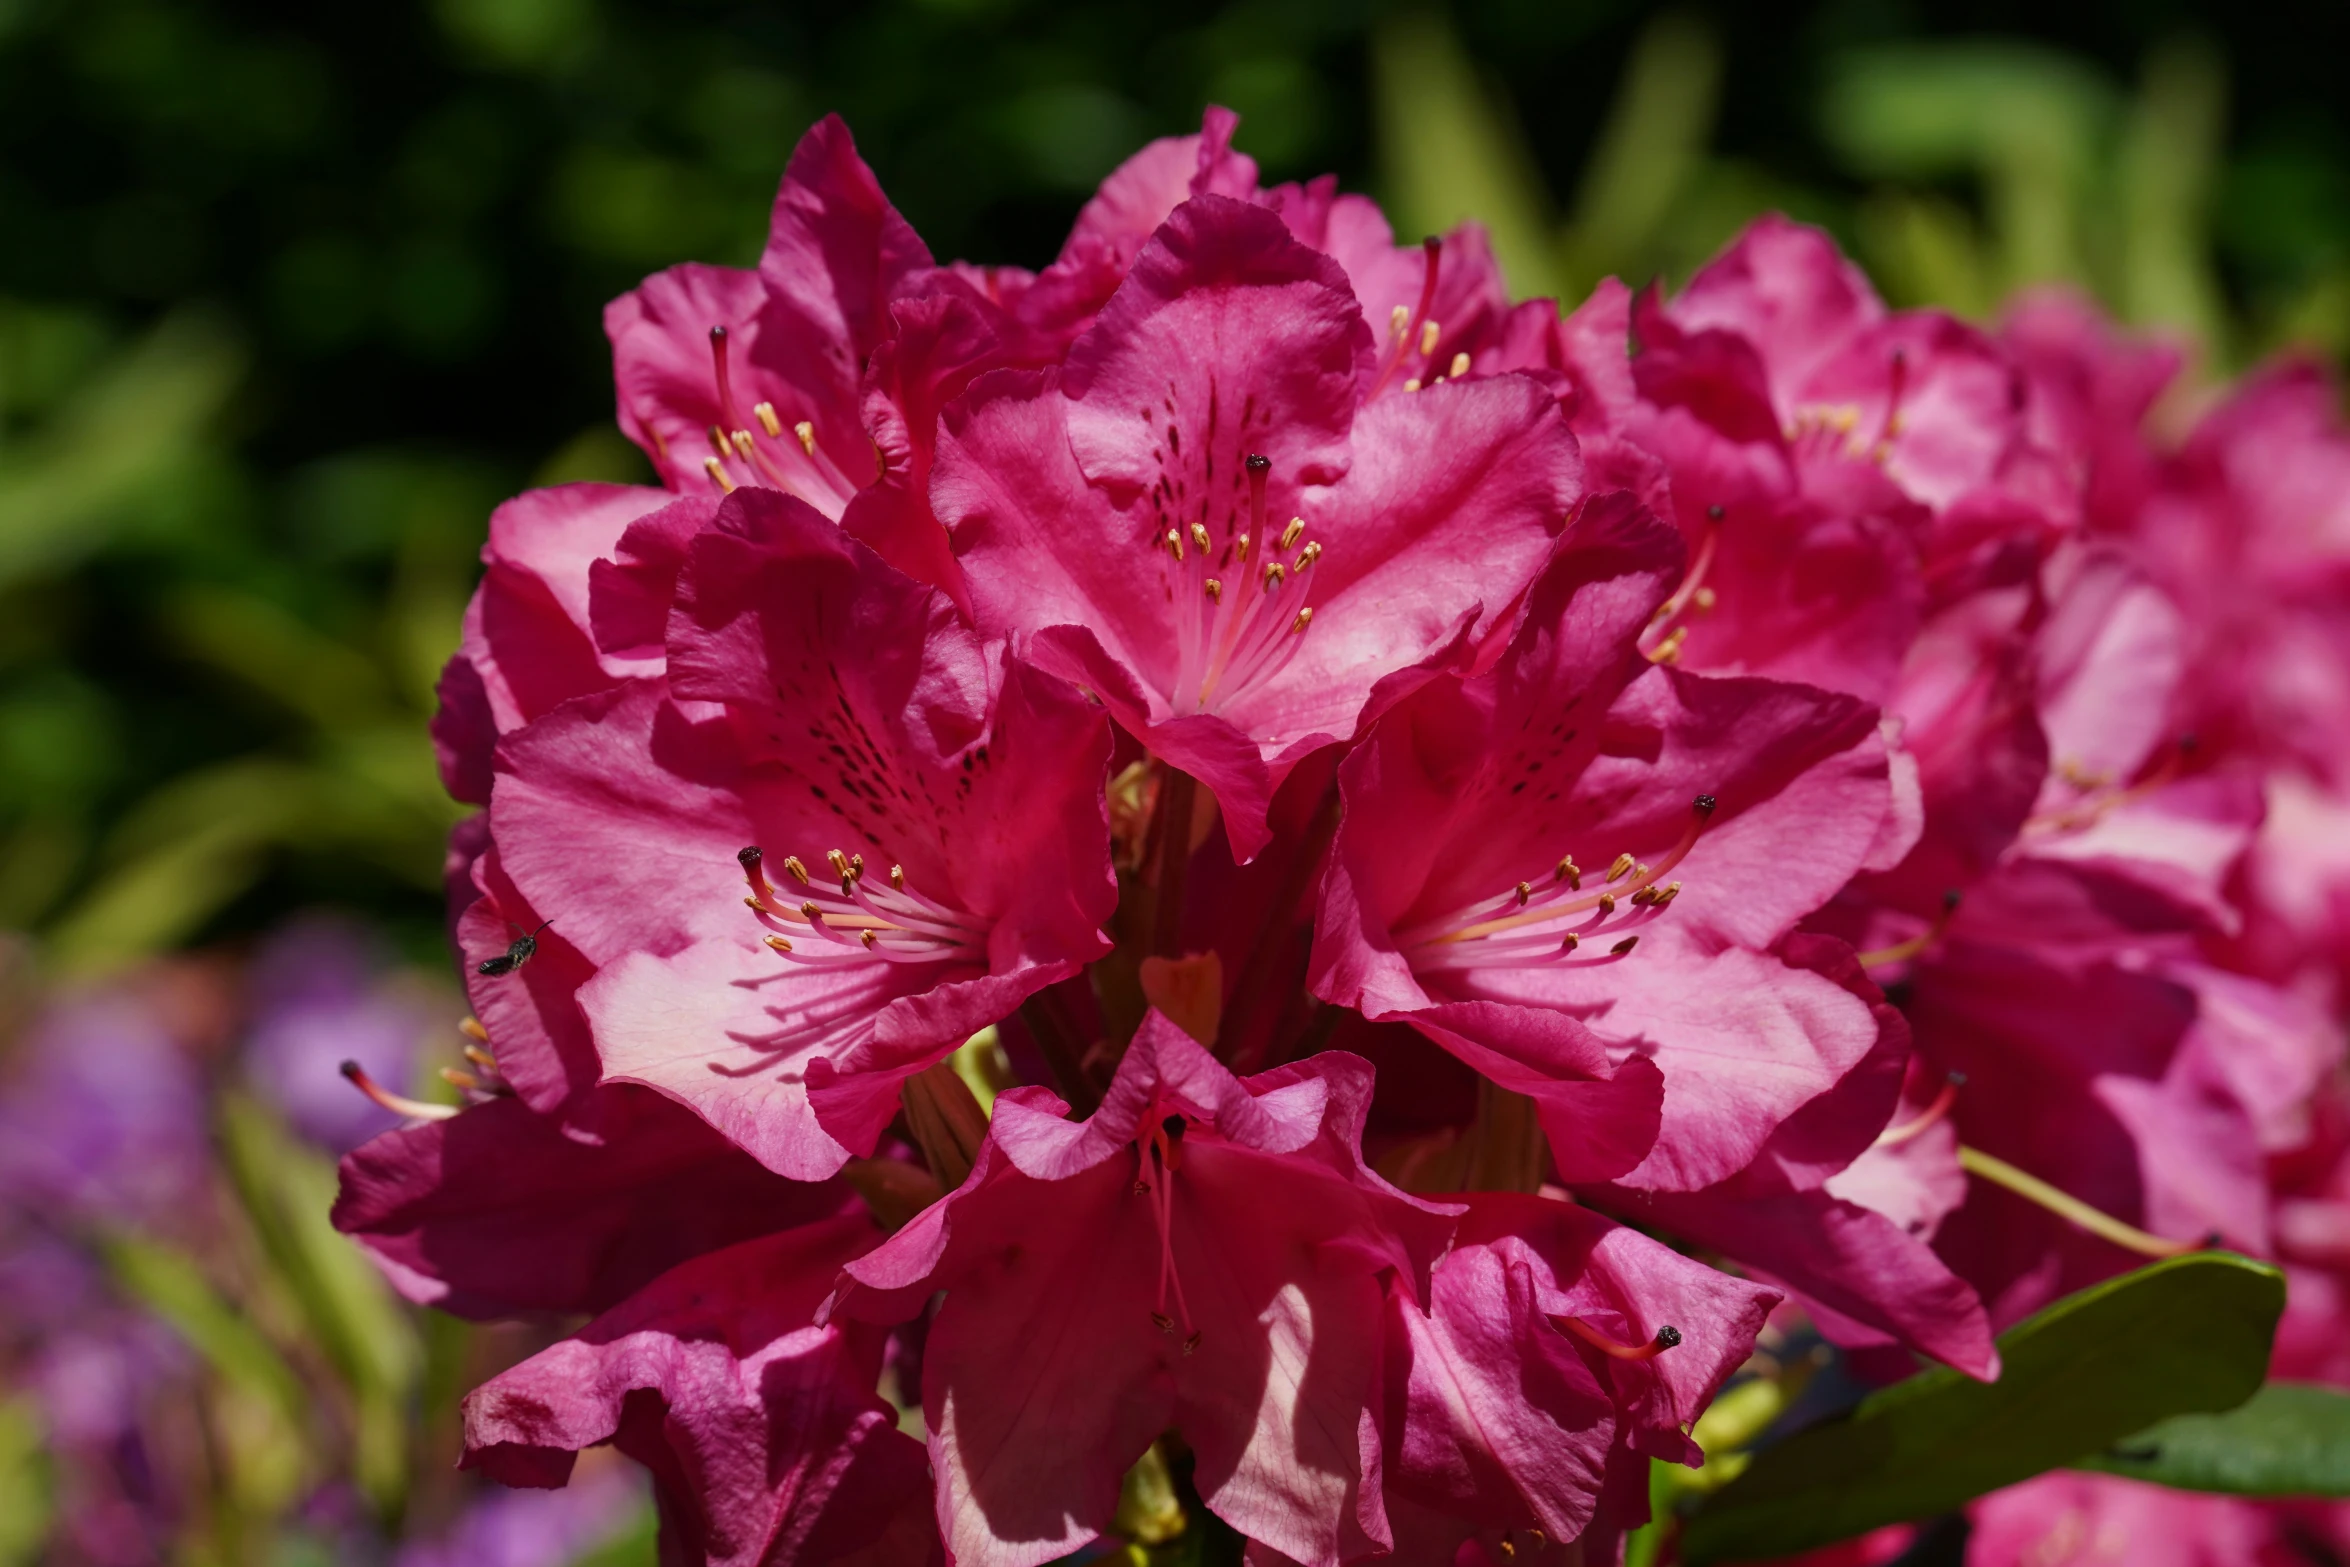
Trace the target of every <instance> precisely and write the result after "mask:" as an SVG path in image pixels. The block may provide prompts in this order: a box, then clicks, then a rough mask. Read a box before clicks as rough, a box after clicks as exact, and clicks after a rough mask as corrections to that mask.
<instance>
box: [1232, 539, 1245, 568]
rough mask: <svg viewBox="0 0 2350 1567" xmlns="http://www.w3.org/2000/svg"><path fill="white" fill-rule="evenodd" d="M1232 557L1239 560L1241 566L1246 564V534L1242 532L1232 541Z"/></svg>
mask: <svg viewBox="0 0 2350 1567" xmlns="http://www.w3.org/2000/svg"><path fill="white" fill-rule="evenodd" d="M1232 558H1233V559H1234V560H1237V561H1239V562H1240V563H1241V564H1242V565H1243V566H1245V565H1247V564H1248V535H1247V534H1245V533H1244V534H1242V535H1240V537H1238V538H1236V539H1234V540H1233V541H1232Z"/></svg>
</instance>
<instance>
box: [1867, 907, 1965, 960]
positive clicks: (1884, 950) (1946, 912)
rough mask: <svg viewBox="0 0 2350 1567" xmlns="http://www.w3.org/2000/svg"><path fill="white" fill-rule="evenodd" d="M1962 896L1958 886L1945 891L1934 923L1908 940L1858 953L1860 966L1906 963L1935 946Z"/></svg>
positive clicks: (1946, 928)
mask: <svg viewBox="0 0 2350 1567" xmlns="http://www.w3.org/2000/svg"><path fill="white" fill-rule="evenodd" d="M1960 898H1961V895H1960V893H1959V890H1958V889H1957V888H1956V887H1952V888H1950V889H1949V890H1948V891H1946V892H1944V893H1943V894H1942V910H1941V912H1940V913H1938V914H1936V915H1935V916H1934V923H1932V924H1931V925H1928V926H1927V927H1926V928H1925V929H1924V930H1921V931H1919V932H1918V933H1917V934H1916V935H1914V936H1912V937H1910V938H1909V939H1908V940H1907V941H1897V942H1895V943H1894V944H1893V945H1892V946H1890V947H1877V948H1873V949H1871V950H1870V951H1867V952H1863V953H1860V954H1858V957H1859V960H1860V966H1861V967H1862V968H1883V967H1884V966H1885V965H1886V964H1888V963H1906V962H1908V961H1909V960H1910V959H1911V958H1914V957H1916V956H1917V955H1918V954H1919V953H1921V952H1924V951H1925V950H1926V949H1927V948H1928V947H1931V946H1933V945H1934V943H1936V942H1938V941H1940V940H1941V939H1942V937H1943V935H1944V933H1945V932H1947V931H1948V930H1949V929H1950V918H1951V916H1952V915H1954V914H1956V913H1957V912H1958V905H1959V902H1960Z"/></svg>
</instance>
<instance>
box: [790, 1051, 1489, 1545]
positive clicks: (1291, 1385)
mask: <svg viewBox="0 0 2350 1567" xmlns="http://www.w3.org/2000/svg"><path fill="white" fill-rule="evenodd" d="M1369 1091H1370V1073H1369V1071H1368V1069H1367V1068H1366V1067H1365V1065H1364V1063H1362V1062H1361V1061H1358V1060H1356V1059H1354V1058H1353V1057H1350V1056H1345V1055H1341V1054H1336V1053H1327V1054H1323V1055H1320V1056H1316V1057H1315V1058H1313V1059H1312V1060H1311V1061H1309V1062H1305V1063H1301V1064H1300V1065H1298V1066H1295V1067H1284V1068H1280V1069H1277V1070H1275V1071H1272V1072H1268V1073H1263V1074H1260V1075H1259V1076H1257V1077H1254V1078H1250V1079H1246V1080H1242V1079H1239V1078H1235V1077H1234V1076H1232V1074H1231V1073H1230V1072H1229V1071H1227V1070H1225V1069H1224V1068H1223V1067H1222V1066H1221V1065H1219V1064H1218V1063H1217V1062H1216V1060H1215V1058H1214V1057H1213V1056H1211V1055H1210V1054H1209V1053H1208V1052H1207V1051H1206V1050H1205V1049H1204V1048H1202V1047H1201V1046H1200V1045H1199V1044H1197V1043H1196V1042H1194V1041H1193V1040H1191V1039H1190V1038H1189V1037H1188V1036H1187V1035H1185V1034H1184V1033H1183V1032H1182V1030H1180V1029H1178V1028H1177V1027H1175V1025H1173V1024H1172V1023H1169V1022H1168V1021H1167V1020H1166V1019H1165V1018H1164V1017H1161V1016H1159V1015H1158V1014H1156V1013H1153V1014H1152V1015H1151V1017H1150V1018H1148V1019H1146V1020H1145V1022H1144V1024H1143V1026H1142V1030H1141V1031H1140V1032H1139V1033H1137V1034H1136V1035H1135V1037H1134V1042H1133V1043H1132V1044H1131V1045H1130V1046H1129V1047H1128V1048H1127V1051H1126V1055H1125V1058H1124V1060H1123V1061H1121V1062H1120V1064H1119V1068H1118V1076H1117V1078H1116V1079H1115V1080H1114V1081H1113V1082H1112V1084H1111V1085H1110V1090H1109V1093H1108V1095H1107V1097H1105V1098H1104V1099H1103V1101H1102V1105H1101V1108H1100V1109H1099V1110H1097V1111H1095V1112H1094V1114H1093V1115H1092V1116H1091V1117H1090V1118H1088V1119H1087V1120H1085V1121H1083V1122H1071V1121H1068V1120H1065V1119H1063V1116H1064V1114H1065V1112H1066V1110H1067V1108H1068V1107H1067V1106H1066V1105H1064V1104H1062V1103H1061V1102H1060V1101H1059V1100H1057V1099H1055V1098H1053V1097H1052V1096H1051V1095H1049V1094H1046V1093H1044V1092H1042V1091H1040V1090H1034V1089H1027V1090H1022V1089H1015V1090H1013V1091H1012V1092H1010V1093H1008V1094H1006V1095H1004V1096H1003V1097H1002V1098H1000V1099H998V1100H997V1102H996V1110H995V1120H994V1124H993V1126H992V1127H991V1129H990V1131H989V1133H988V1141H987V1145H986V1147H985V1148H984V1149H982V1150H981V1153H980V1156H979V1161H978V1163H977V1164H976V1166H975V1167H974V1168H973V1170H972V1173H971V1178H970V1180H969V1181H968V1182H967V1183H966V1184H965V1185H964V1186H963V1188H962V1189H961V1190H959V1191H957V1192H955V1193H953V1194H951V1195H950V1196H949V1197H948V1198H947V1199H946V1200H945V1201H944V1202H941V1203H939V1204H937V1205H936V1206H934V1207H932V1208H930V1209H928V1210H926V1211H925V1212H924V1213H923V1215H922V1216H921V1217H920V1218H919V1219H917V1220H916V1221H915V1222H914V1223H913V1224H911V1225H909V1226H907V1227H906V1228H905V1229H903V1230H901V1231H899V1232H898V1234H897V1235H895V1236H893V1237H891V1239H890V1240H889V1241H888V1242H887V1243H886V1244H885V1245H883V1246H882V1247H881V1248H879V1249H878V1250H876V1251H874V1252H873V1253H871V1254H870V1255H869V1256H866V1257H864V1258H861V1259H859V1260H858V1261H857V1262H855V1263H852V1264H850V1266H849V1267H848V1269H847V1277H846V1279H845V1281H844V1289H843V1292H842V1294H841V1296H840V1298H839V1299H838V1300H837V1301H836V1302H835V1303H834V1306H833V1308H832V1311H833V1316H834V1318H835V1319H836V1320H837V1319H840V1318H844V1317H852V1318H853V1317H879V1318H883V1319H902V1318H905V1317H907V1316H911V1315H912V1314H914V1313H915V1312H918V1311H920V1310H921V1309H922V1307H923V1304H924V1302H925V1301H926V1300H928V1298H929V1297H930V1295H931V1294H932V1293H933V1292H934V1291H937V1290H941V1289H943V1290H944V1291H945V1292H946V1299H945V1304H944V1305H943V1306H942V1307H941V1308H940V1310H939V1313H938V1316H937V1319H936V1320H935V1321H934V1322H933V1323H932V1325H931V1330H930V1337H929V1342H928V1344H927V1346H926V1348H925V1350H924V1354H923V1382H922V1407H923V1414H924V1416H925V1418H926V1419H927V1421H928V1423H929V1426H930V1432H931V1438H930V1451H931V1463H932V1465H933V1467H934V1468H935V1470H936V1471H937V1473H938V1475H939V1482H940V1483H939V1493H938V1496H939V1502H938V1510H939V1527H940V1529H941V1530H942V1531H943V1532H944V1534H945V1535H946V1538H947V1543H948V1548H949V1549H950V1550H952V1551H953V1552H954V1554H955V1559H956V1560H957V1561H960V1562H967V1563H972V1564H992V1563H1002V1564H1007V1567H1012V1564H1019V1567H1025V1564H1029V1563H1036V1562H1045V1561H1050V1560H1052V1559H1053V1558H1055V1557H1056V1556H1061V1555H1065V1554H1067V1553H1068V1552H1069V1551H1071V1550H1073V1549H1075V1548H1076V1547H1077V1546H1079V1545H1082V1544H1084V1543H1085V1542H1086V1541H1087V1540H1089V1539H1091V1538H1092V1537H1093V1536H1094V1535H1095V1534H1097V1533H1099V1532H1100V1531H1101V1530H1102V1529H1103V1528H1105V1527H1106V1526H1107V1525H1108V1523H1109V1519H1110V1513H1111V1510H1112V1509H1113V1508H1114V1507H1115V1505H1116V1503H1117V1496H1118V1481H1119V1477H1120V1476H1121V1475H1123V1474H1124V1473H1125V1472H1126V1469H1127V1467H1128V1466H1129V1465H1130V1464H1132V1463H1133V1462H1134V1460H1135V1459H1137V1458H1139V1457H1141V1456H1142V1452H1143V1449H1145V1448H1146V1447H1148V1446H1149V1445H1150V1443H1151V1440H1152V1438H1154V1437H1155V1436H1157V1435H1158V1433H1160V1432H1161V1431H1164V1430H1166V1429H1168V1428H1169V1427H1173V1428H1174V1429H1175V1430H1178V1431H1180V1432H1181V1433H1182V1434H1183V1436H1184V1439H1185V1440H1186V1441H1187V1442H1189V1443H1190V1444H1191V1446H1192V1449H1193V1450H1194V1451H1195V1452H1196V1453H1197V1454H1198V1455H1199V1464H1200V1468H1199V1477H1198V1483H1199V1488H1200V1494H1201V1496H1202V1498H1203V1499H1204V1500H1205V1501H1206V1502H1207V1504H1208V1505H1209V1506H1210V1507H1212V1508H1214V1509H1215V1510H1216V1512H1217V1513H1218V1514H1219V1515H1220V1516H1222V1517H1223V1518H1225V1519H1226V1520H1227V1521H1228V1522H1230V1523H1231V1524H1232V1525H1233V1526H1234V1527H1235V1528H1238V1529H1240V1530H1242V1531H1243V1532H1244V1533H1246V1534H1247V1535H1249V1536H1250V1537H1251V1538H1252V1539H1257V1540H1262V1541H1264V1542H1266V1543H1267V1544H1269V1545H1271V1546H1273V1547H1275V1548H1276V1549H1279V1550H1281V1551H1284V1552H1286V1553H1288V1554H1289V1555H1291V1556H1293V1557H1295V1558H1297V1559H1298V1560H1300V1561H1303V1562H1308V1563H1322V1564H1329V1563H1336V1562H1338V1561H1340V1560H1342V1559H1346V1558H1350V1557H1353V1556H1356V1555H1359V1554H1362V1553H1364V1552H1367V1551H1371V1550H1375V1549H1377V1548H1379V1547H1382V1546H1384V1545H1386V1544H1387V1543H1389V1540H1390V1538H1391V1537H1390V1534H1389V1531H1388V1527H1387V1523H1386V1519H1385V1516H1384V1511H1383V1509H1382V1507H1381V1505H1380V1501H1379V1487H1378V1473H1377V1464H1378V1450H1379V1438H1378V1424H1377V1421H1378V1409H1377V1404H1376V1388H1377V1374H1378V1364H1379V1358H1380V1342H1381V1327H1380V1324H1381V1321H1382V1314H1383V1309H1384V1308H1383V1305H1382V1288H1381V1283H1380V1277H1381V1275H1382V1273H1386V1272H1392V1273H1394V1274H1395V1275H1396V1276H1397V1277H1398V1278H1400V1279H1401V1280H1402V1281H1403V1287H1405V1288H1407V1289H1409V1290H1411V1291H1412V1292H1413V1293H1414V1294H1415V1296H1417V1295H1419V1294H1422V1293H1424V1292H1425V1290H1426V1288H1427V1276H1428V1269H1429V1267H1430V1265H1431V1264H1432V1263H1433V1261H1434V1260H1435V1258H1436V1256H1437V1254H1438V1253H1439V1252H1440V1251H1442V1250H1443V1247H1444V1242H1445V1239H1446V1237H1447V1236H1448V1235H1449V1234H1450V1232H1451V1229H1452V1217H1453V1215H1454V1213H1456V1212H1457V1211H1458V1210H1457V1209H1453V1208H1449V1207H1446V1206H1444V1205H1440V1204H1434V1203H1427V1202H1421V1201H1418V1200H1415V1199H1413V1198H1411V1197H1408V1196H1406V1195H1405V1194H1404V1193H1402V1192H1400V1191H1397V1190H1396V1189H1395V1188H1394V1187H1392V1186H1389V1185H1388V1184H1387V1183H1386V1182H1385V1181H1382V1180H1380V1179H1379V1178H1378V1177H1377V1176H1376V1175H1374V1174H1372V1173H1371V1171H1370V1169H1369V1167H1368V1166H1366V1165H1365V1164H1364V1163H1363V1162H1362V1155H1361V1152H1360V1148H1359V1139H1360V1137H1361V1129H1362V1120H1363V1114H1364V1110H1365V1107H1366V1103H1367V1100H1368V1097H1369ZM1276 1192H1278V1193H1280V1194H1281V1196H1280V1199H1279V1200H1278V1201H1273V1202H1269V1201H1267V1200H1266V1197H1267V1194H1270V1193H1276Z"/></svg>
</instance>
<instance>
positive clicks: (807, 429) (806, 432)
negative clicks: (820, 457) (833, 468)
mask: <svg viewBox="0 0 2350 1567" xmlns="http://www.w3.org/2000/svg"><path fill="white" fill-rule="evenodd" d="M791 433H792V434H794V435H796V436H798V437H799V438H800V450H801V451H803V452H806V453H807V454H808V455H809V456H811V457H813V456H815V455H816V426H815V424H814V422H813V421H811V420H807V419H802V420H801V421H800V422H799V423H798V424H795V425H793V426H792V427H791Z"/></svg>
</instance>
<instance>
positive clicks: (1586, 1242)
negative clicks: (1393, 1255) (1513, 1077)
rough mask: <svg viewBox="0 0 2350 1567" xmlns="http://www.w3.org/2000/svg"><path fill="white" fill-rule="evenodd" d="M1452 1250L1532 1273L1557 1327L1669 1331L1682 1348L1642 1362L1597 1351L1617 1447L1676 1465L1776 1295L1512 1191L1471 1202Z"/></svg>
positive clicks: (1575, 1210) (1630, 1344)
mask: <svg viewBox="0 0 2350 1567" xmlns="http://www.w3.org/2000/svg"><path fill="white" fill-rule="evenodd" d="M1455 1245H1456V1246H1457V1247H1463V1248H1466V1247H1490V1248H1492V1249H1493V1250H1494V1251H1495V1252H1497V1253H1498V1254H1500V1255H1501V1256H1502V1257H1503V1258H1505V1259H1508V1260H1510V1261H1512V1262H1516V1263H1522V1264H1524V1265H1526V1266H1527V1267H1528V1268H1530V1269H1531V1270H1532V1276H1533V1279H1534V1281H1535V1284H1536V1289H1537V1299H1538V1301H1539V1303H1540V1305H1541V1308H1542V1310H1543V1312H1544V1314H1545V1315H1547V1316H1548V1317H1549V1318H1550V1319H1551V1321H1552V1323H1553V1325H1554V1326H1555V1327H1556V1328H1558V1329H1559V1330H1561V1331H1569V1332H1571V1330H1569V1329H1567V1328H1566V1324H1565V1322H1564V1321H1562V1320H1561V1319H1564V1318H1573V1319H1575V1320H1576V1321H1578V1322H1580V1323H1581V1324H1582V1325H1583V1326H1585V1327H1586V1328H1589V1329H1591V1330H1593V1331H1594V1332H1596V1333H1598V1334H1600V1335H1601V1336H1603V1337H1605V1338H1606V1339H1608V1340H1609V1341H1611V1342H1613V1343H1615V1344H1617V1345H1620V1346H1622V1347H1624V1348H1626V1349H1637V1348H1640V1347H1641V1346H1643V1345H1648V1344H1652V1343H1654V1342H1656V1340H1657V1336H1658V1332H1659V1330H1660V1329H1663V1328H1668V1327H1669V1328H1672V1329H1673V1330H1674V1333H1675V1334H1676V1335H1678V1338H1679V1342H1678V1343H1677V1344H1675V1345H1673V1346H1672V1347H1670V1348H1666V1349H1663V1350H1661V1351H1660V1352H1659V1353H1657V1354H1655V1355H1653V1356H1650V1357H1647V1358H1645V1359H1628V1358H1621V1357H1618V1356H1613V1355H1604V1354H1600V1353H1598V1352H1596V1350H1594V1349H1593V1348H1592V1347H1591V1346H1590V1345H1589V1344H1588V1342H1587V1341H1582V1340H1578V1342H1581V1343H1583V1344H1584V1350H1583V1353H1584V1355H1585V1359H1586V1362H1587V1363H1588V1364H1589V1365H1591V1366H1592V1368H1593V1369H1594V1370H1595V1371H1597V1372H1598V1373H1599V1374H1600V1376H1601V1377H1602V1378H1603V1379H1605V1381H1606V1383H1607V1385H1608V1387H1609V1389H1610V1391H1611V1394H1612V1396H1613V1397H1614V1398H1615V1400H1616V1402H1617V1406H1618V1410H1619V1416H1620V1420H1621V1427H1620V1440H1623V1441H1625V1442H1627V1443H1628V1444H1629V1445H1630V1446H1632V1447H1633V1448H1635V1449H1637V1450H1639V1451H1641V1452H1645V1453H1649V1454H1652V1455H1654V1456H1656V1457H1659V1458H1665V1459H1669V1460H1672V1461H1674V1462H1679V1463H1695V1462H1698V1461H1700V1460H1702V1458H1703V1457H1704V1454H1703V1453H1702V1452H1701V1451H1700V1450H1699V1449H1698V1447H1697V1445H1696V1444H1695V1443H1694V1442H1692V1441H1690V1440H1689V1437H1688V1435H1687V1428H1688V1426H1689V1425H1690V1424H1691V1423H1692V1422H1694V1421H1695V1420H1696V1419H1697V1417H1698V1416H1699V1415H1700V1414H1703V1413H1704V1412H1705V1408H1706V1405H1708V1404H1709V1403H1711V1402H1712V1401H1713V1396H1714V1394H1715V1393H1717V1392H1718V1391H1720V1389H1721V1386H1722V1384H1723V1383H1724V1382H1726V1381H1728V1380H1729V1378H1730V1373H1732V1372H1733V1371H1736V1370H1737V1369H1738V1368H1739V1367H1740V1366H1741V1365H1743V1364H1745V1362H1746V1359H1747V1357H1748V1356H1750V1355H1751V1354H1753V1352H1754V1339H1755V1335H1756V1334H1757V1333H1759V1332H1761V1331H1762V1326H1763V1322H1764V1321H1765V1319H1766V1318H1768V1317H1769V1315H1770V1311H1771V1308H1772V1307H1773V1306H1775V1305H1777V1304H1778V1303H1779V1298H1780V1297H1779V1294H1778V1292H1777V1291H1775V1290H1771V1289H1768V1288H1765V1287H1763V1286H1761V1285H1757V1284H1753V1283H1749V1282H1748V1281H1747V1280H1745V1279H1741V1278H1737V1277H1734V1276H1732V1275H1730V1274H1727V1273H1723V1272H1721V1271H1720V1270H1719V1269H1715V1268H1709V1267H1707V1266H1706V1265H1705V1264H1703V1263H1700V1262H1694V1261H1692V1260H1690V1259H1689V1258H1687V1257H1684V1256H1682V1255H1681V1254H1680V1253H1679V1252H1676V1251H1674V1250H1673V1249H1672V1248H1671V1247H1669V1246H1665V1245H1663V1244H1661V1243H1659V1242H1657V1241H1653V1240H1650V1239H1649V1238H1648V1237H1647V1236H1645V1235H1642V1234H1641V1233H1640V1232H1639V1231H1637V1230H1632V1229H1628V1228H1625V1227H1623V1226H1621V1225H1618V1224H1614V1223H1611V1222H1610V1221H1608V1220H1606V1219H1604V1218H1601V1217H1600V1216H1599V1215H1598V1214H1596V1213H1593V1212H1591V1211H1590V1210H1588V1209H1585V1208H1579V1207H1576V1206H1574V1205H1573V1204H1571V1203H1565V1202H1558V1201H1555V1200H1553V1199H1550V1198H1545V1197H1526V1196H1520V1195H1517V1194H1515V1193H1495V1194H1488V1195H1484V1196H1480V1197H1479V1198H1477V1199H1476V1200H1475V1201H1474V1202H1472V1203H1471V1205H1470V1209H1469V1212H1468V1214H1467V1215H1466V1216H1465V1217H1464V1218H1463V1219H1462V1221H1461V1230H1460V1234H1459V1236H1458V1238H1457V1239H1456V1241H1455Z"/></svg>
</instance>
